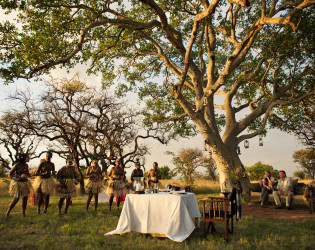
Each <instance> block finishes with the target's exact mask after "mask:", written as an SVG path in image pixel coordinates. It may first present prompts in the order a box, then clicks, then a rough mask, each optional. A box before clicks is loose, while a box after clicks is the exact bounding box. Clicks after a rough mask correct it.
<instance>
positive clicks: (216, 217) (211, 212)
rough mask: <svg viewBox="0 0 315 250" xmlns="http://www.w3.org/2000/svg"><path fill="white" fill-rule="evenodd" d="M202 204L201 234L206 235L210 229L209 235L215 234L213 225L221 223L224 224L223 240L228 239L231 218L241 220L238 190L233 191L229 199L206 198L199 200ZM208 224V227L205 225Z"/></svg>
mask: <svg viewBox="0 0 315 250" xmlns="http://www.w3.org/2000/svg"><path fill="white" fill-rule="evenodd" d="M201 201H202V203H203V234H204V237H205V238H206V236H207V235H208V233H209V231H210V227H211V233H213V232H215V231H216V230H215V227H214V223H215V222H221V223H224V224H225V233H224V239H225V240H227V239H228V233H233V226H234V225H233V217H234V216H235V215H236V220H238V219H240V218H241V200H240V190H239V189H233V191H232V194H231V196H230V198H223V197H208V199H204V200H201ZM207 223H208V225H207Z"/></svg>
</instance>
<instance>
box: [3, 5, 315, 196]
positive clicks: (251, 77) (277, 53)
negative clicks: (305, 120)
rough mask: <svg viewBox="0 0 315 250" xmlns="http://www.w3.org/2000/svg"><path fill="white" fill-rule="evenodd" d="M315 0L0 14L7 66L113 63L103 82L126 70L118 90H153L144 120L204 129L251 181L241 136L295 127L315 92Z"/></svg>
mask: <svg viewBox="0 0 315 250" xmlns="http://www.w3.org/2000/svg"><path fill="white" fill-rule="evenodd" d="M314 4H315V1H314V0H302V1H293V2H292V1H278V0H274V1H269V2H266V1H264V0H262V1H255V2H252V3H250V2H249V1H246V0H229V1H225V0H212V1H208V0H200V1H198V0H193V1H189V2H187V1H180V0H174V1H168V0H167V1H166V0H157V1H154V0H140V1H127V0H126V1H118V2H117V1H114V0H109V1H97V0H93V1H89V2H85V1H76V2H73V1H67V0H65V1H62V2H60V1H51V0H43V1H40V2H38V1H27V2H25V1H21V2H20V1H13V2H4V3H2V5H1V7H2V8H3V9H5V10H6V11H12V10H14V11H17V15H16V16H17V19H16V23H18V24H19V25H15V24H14V23H13V24H12V23H9V22H5V23H3V24H1V26H0V31H1V33H2V36H1V41H0V45H1V47H2V50H1V51H0V53H1V56H0V60H1V65H2V66H1V68H0V76H1V77H2V79H4V81H5V82H10V81H13V80H14V79H16V78H26V79H30V78H33V77H35V78H36V77H39V76H40V75H42V74H47V73H49V72H50V70H51V69H53V68H54V67H55V66H57V65H60V66H61V67H66V68H68V69H70V68H72V67H73V66H74V65H75V64H77V63H82V62H85V63H87V64H88V65H89V69H88V72H89V73H98V72H101V73H102V74H103V84H104V85H107V86H109V85H112V84H113V82H115V81H116V80H118V79H119V78H120V79H119V82H118V87H117V88H116V90H117V94H124V93H125V92H127V91H137V92H138V93H139V97H140V99H141V100H143V101H144V102H146V104H147V108H146V109H145V110H144V114H146V115H147V119H146V120H145V125H149V126H150V125H151V124H154V123H157V122H158V123H162V124H167V123H166V122H170V124H171V125H165V126H169V129H170V132H171V134H170V135H172V136H176V135H181V136H190V135H193V134H195V133H196V131H197V130H196V129H198V131H199V133H200V134H201V135H202V137H203V140H204V141H206V143H207V144H208V146H209V147H210V149H211V151H212V153H213V157H214V160H215V162H216V165H217V167H218V171H219V177H220V182H221V183H227V184H228V186H229V187H230V188H231V187H232V186H234V185H239V184H241V185H242V187H243V190H245V191H246V190H248V185H249V180H248V178H247V177H246V174H245V172H244V166H243V164H242V162H241V160H240V159H239V156H238V155H237V153H236V148H237V145H238V144H239V143H240V142H242V141H243V140H245V139H250V138H253V137H255V136H257V135H264V134H265V133H266V129H267V128H268V126H271V127H273V128H280V129H282V130H285V131H287V130H288V128H287V127H286V123H287V121H291V120H294V121H296V122H298V121H299V118H301V117H304V116H305V115H306V114H305V112H303V111H304V110H306V111H307V110H309V109H310V107H311V106H312V105H313V104H314V88H313V82H314V46H313V41H314V39H313V38H314V37H313V36H314V33H315V32H314V29H315V28H314V25H313V23H314V15H315V14H314V13H315V11H314ZM249 7H250V8H249ZM19 27H22V28H19ZM156 77H163V78H164V79H165V80H164V81H163V82H162V81H161V80H160V81H155V79H156ZM215 95H221V96H223V99H224V100H223V101H222V102H219V101H218V99H217V98H215ZM217 110H221V111H220V112H221V113H222V114H221V113H220V114H221V115H220V116H219V115H218V112H217ZM188 120H191V121H192V122H193V123H190V122H187V121H188ZM223 127H224V130H223V131H222V132H221V133H220V130H221V129H223Z"/></svg>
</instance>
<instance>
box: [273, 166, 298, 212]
mask: <svg viewBox="0 0 315 250" xmlns="http://www.w3.org/2000/svg"><path fill="white" fill-rule="evenodd" d="M279 176H280V179H279V181H278V185H277V189H278V190H277V191H273V197H274V199H275V202H276V209H281V208H282V206H281V200H280V195H281V194H283V195H284V196H286V207H287V209H291V207H290V203H291V199H292V196H293V195H294V193H293V184H292V180H291V179H290V178H287V176H286V173H285V171H283V170H281V171H279Z"/></svg>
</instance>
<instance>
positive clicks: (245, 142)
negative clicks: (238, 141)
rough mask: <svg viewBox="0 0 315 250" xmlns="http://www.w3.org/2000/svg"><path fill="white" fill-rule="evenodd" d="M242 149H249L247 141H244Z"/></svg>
mask: <svg viewBox="0 0 315 250" xmlns="http://www.w3.org/2000/svg"><path fill="white" fill-rule="evenodd" d="M244 148H249V141H248V140H245V141H244Z"/></svg>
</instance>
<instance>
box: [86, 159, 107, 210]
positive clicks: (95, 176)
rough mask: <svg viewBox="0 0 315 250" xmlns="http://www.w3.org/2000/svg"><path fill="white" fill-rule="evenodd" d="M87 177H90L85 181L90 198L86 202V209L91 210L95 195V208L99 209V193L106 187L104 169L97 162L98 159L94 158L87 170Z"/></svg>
mask: <svg viewBox="0 0 315 250" xmlns="http://www.w3.org/2000/svg"><path fill="white" fill-rule="evenodd" d="M86 177H87V178H88V179H87V180H86V182H85V191H86V192H87V194H88V200H87V202H86V211H88V210H89V205H90V202H91V200H92V197H93V195H94V202H95V204H94V210H95V211H96V210H97V205H98V194H99V193H100V192H101V191H102V190H103V189H104V182H103V179H104V176H103V174H102V169H101V168H100V166H99V165H98V163H97V160H93V161H92V164H91V166H89V167H88V169H87V170H86Z"/></svg>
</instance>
